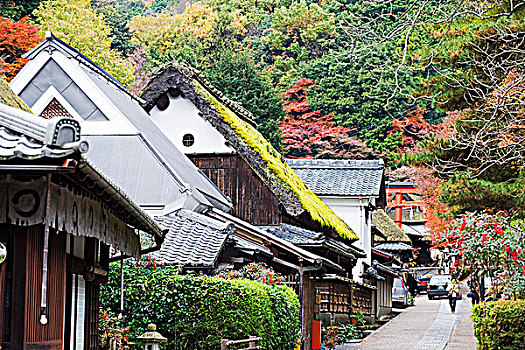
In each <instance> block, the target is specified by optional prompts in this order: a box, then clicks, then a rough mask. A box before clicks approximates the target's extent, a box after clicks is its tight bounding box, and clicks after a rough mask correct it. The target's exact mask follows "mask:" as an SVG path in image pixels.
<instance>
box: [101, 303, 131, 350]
mask: <svg viewBox="0 0 525 350" xmlns="http://www.w3.org/2000/svg"><path fill="white" fill-rule="evenodd" d="M99 316H100V317H99V321H100V322H99V326H98V329H99V334H100V348H101V349H122V350H128V349H129V348H130V345H131V343H130V342H129V337H128V334H129V327H123V326H122V325H121V323H122V322H121V319H119V318H118V316H117V315H115V314H114V313H112V312H111V311H108V310H102V309H100V315H99Z"/></svg>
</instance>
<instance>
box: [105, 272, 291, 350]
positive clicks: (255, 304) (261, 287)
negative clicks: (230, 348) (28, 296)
mask: <svg viewBox="0 0 525 350" xmlns="http://www.w3.org/2000/svg"><path fill="white" fill-rule="evenodd" d="M124 275H125V277H124V278H125V300H126V303H125V311H124V314H123V318H122V320H121V324H122V325H123V326H129V328H130V333H129V338H130V340H131V341H133V340H134V339H136V338H137V336H138V335H140V334H141V333H143V332H144V331H145V329H146V326H147V324H148V323H155V324H156V325H157V330H158V331H159V332H160V333H162V334H163V335H164V336H165V337H167V338H168V343H167V346H166V348H169V349H188V350H189V349H199V350H206V349H214V350H215V349H218V348H220V339H221V338H227V339H245V338H247V337H248V336H250V335H255V336H260V337H262V338H263V340H264V341H263V343H262V344H260V345H262V346H263V347H264V349H286V350H288V349H291V348H292V346H291V344H293V343H294V340H295V339H296V338H297V337H296V335H297V332H298V330H299V321H298V320H299V302H298V298H297V295H296V294H295V292H294V291H293V290H292V289H291V288H288V287H286V286H276V285H274V286H269V285H265V284H262V283H259V282H255V281H250V280H246V279H233V280H227V279H223V278H219V277H207V276H193V275H184V276H183V275H179V274H177V271H176V270H175V269H173V268H167V267H164V268H156V269H153V268H151V267H144V266H140V265H137V264H133V265H131V264H130V265H125V273H124ZM119 285H120V264H115V265H112V267H111V268H110V276H109V282H108V284H106V285H104V286H102V290H101V307H102V309H103V310H107V311H110V312H113V313H118V310H119Z"/></svg>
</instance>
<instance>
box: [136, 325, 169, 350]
mask: <svg viewBox="0 0 525 350" xmlns="http://www.w3.org/2000/svg"><path fill="white" fill-rule="evenodd" d="M138 339H139V340H141V341H142V342H144V350H159V349H160V347H159V344H160V343H165V342H167V341H168V339H166V338H164V337H163V336H162V335H161V334H160V333H159V332H157V326H155V325H154V324H153V323H151V324H149V325H148V331H147V332H146V333H144V334H142V335H141V336H140V337H138Z"/></svg>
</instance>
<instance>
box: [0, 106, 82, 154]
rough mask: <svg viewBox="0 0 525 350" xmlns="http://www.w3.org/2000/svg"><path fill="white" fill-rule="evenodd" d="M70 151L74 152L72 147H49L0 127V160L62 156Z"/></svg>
mask: <svg viewBox="0 0 525 350" xmlns="http://www.w3.org/2000/svg"><path fill="white" fill-rule="evenodd" d="M0 108H1V107H0ZM72 153H75V150H74V149H73V148H62V147H58V148H57V147H50V146H48V145H44V144H42V143H37V142H34V141H31V140H30V139H28V138H27V137H26V136H24V135H16V134H14V133H12V132H11V131H9V130H7V129H6V128H4V127H0V160H7V159H13V158H21V159H38V158H43V157H47V158H62V157H66V156H68V155H70V154H72Z"/></svg>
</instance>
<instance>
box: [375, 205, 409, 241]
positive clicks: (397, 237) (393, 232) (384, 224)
mask: <svg viewBox="0 0 525 350" xmlns="http://www.w3.org/2000/svg"><path fill="white" fill-rule="evenodd" d="M372 225H374V226H375V227H376V228H377V229H378V230H379V231H381V233H383V234H384V235H385V236H386V241H387V242H405V243H412V241H411V240H410V238H409V237H408V236H407V235H406V233H405V232H403V230H402V229H401V228H400V227H399V226H397V225H396V223H395V222H394V220H392V219H391V218H390V216H388V215H387V214H386V213H385V211H384V210H382V209H378V210H376V211H374V212H373V213H372ZM378 241H382V239H381V238H378Z"/></svg>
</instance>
